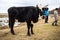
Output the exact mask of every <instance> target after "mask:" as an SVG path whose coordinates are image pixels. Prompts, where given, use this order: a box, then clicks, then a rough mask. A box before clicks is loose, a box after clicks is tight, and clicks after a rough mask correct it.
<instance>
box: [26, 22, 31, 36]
mask: <svg viewBox="0 0 60 40" xmlns="http://www.w3.org/2000/svg"><path fill="white" fill-rule="evenodd" d="M27 28H28V32H27V35H28V36H30V28H31V26H30V22H27Z"/></svg>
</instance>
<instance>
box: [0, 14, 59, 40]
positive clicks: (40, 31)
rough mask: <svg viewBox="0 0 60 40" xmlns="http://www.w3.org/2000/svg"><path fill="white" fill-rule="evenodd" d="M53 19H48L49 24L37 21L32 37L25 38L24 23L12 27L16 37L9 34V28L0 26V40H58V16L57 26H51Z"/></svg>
mask: <svg viewBox="0 0 60 40" xmlns="http://www.w3.org/2000/svg"><path fill="white" fill-rule="evenodd" d="M53 20H54V18H53V17H52V15H51V16H50V17H49V22H48V23H44V20H43V19H39V21H38V22H37V23H35V24H34V28H33V30H34V33H35V34H34V35H31V36H27V35H26V34H27V26H26V23H21V24H20V25H19V26H18V27H14V31H15V33H16V35H12V34H11V33H10V29H9V27H1V26H0V40H60V16H59V21H58V26H52V25H51V24H52V22H53Z"/></svg>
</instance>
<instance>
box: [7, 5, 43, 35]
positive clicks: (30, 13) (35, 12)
mask: <svg viewBox="0 0 60 40" xmlns="http://www.w3.org/2000/svg"><path fill="white" fill-rule="evenodd" d="M39 13H40V14H41V15H43V13H42V11H41V10H40V9H39V8H38V6H37V7H33V6H28V7H10V8H9V9H8V16H9V27H10V28H11V33H12V34H13V35H14V34H15V33H14V30H13V27H14V23H15V19H17V20H18V22H26V23H27V28H28V32H27V35H28V36H30V32H29V30H30V29H31V34H34V33H33V24H32V23H31V21H33V22H34V23H36V22H37V21H38V17H39Z"/></svg>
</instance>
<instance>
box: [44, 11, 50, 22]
mask: <svg viewBox="0 0 60 40" xmlns="http://www.w3.org/2000/svg"><path fill="white" fill-rule="evenodd" d="M44 14H45V23H48V19H49V18H48V17H49V14H50V12H49V11H48V10H46V11H45V13H44Z"/></svg>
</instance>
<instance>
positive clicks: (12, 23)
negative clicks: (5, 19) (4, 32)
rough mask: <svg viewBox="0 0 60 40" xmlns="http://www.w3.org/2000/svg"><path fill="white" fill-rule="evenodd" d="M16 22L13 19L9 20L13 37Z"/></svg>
mask: <svg viewBox="0 0 60 40" xmlns="http://www.w3.org/2000/svg"><path fill="white" fill-rule="evenodd" d="M14 22H15V20H14V19H13V18H9V27H10V29H11V33H12V34H13V35H15V33H14V30H13V27H14Z"/></svg>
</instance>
